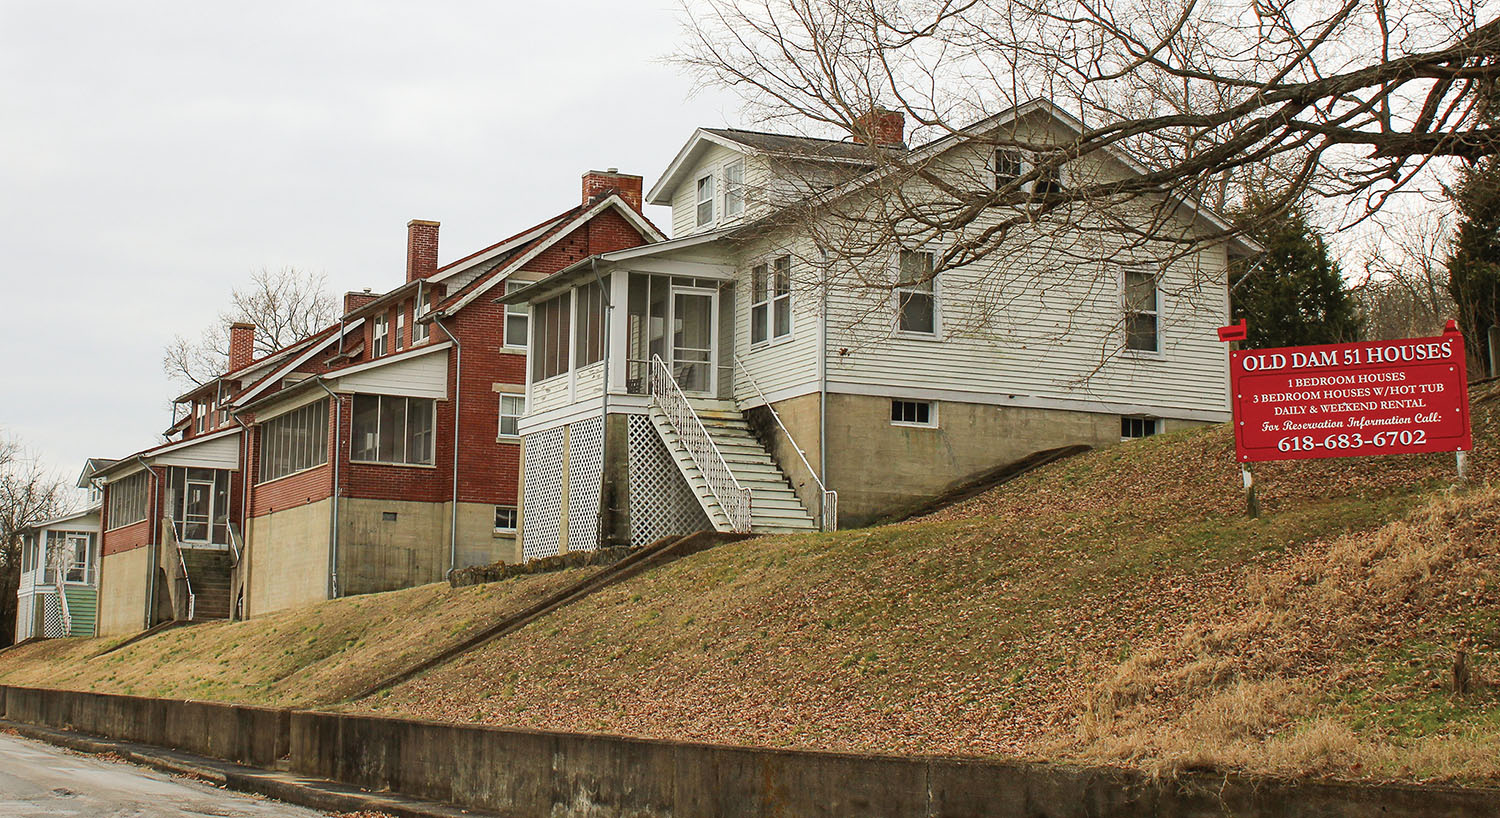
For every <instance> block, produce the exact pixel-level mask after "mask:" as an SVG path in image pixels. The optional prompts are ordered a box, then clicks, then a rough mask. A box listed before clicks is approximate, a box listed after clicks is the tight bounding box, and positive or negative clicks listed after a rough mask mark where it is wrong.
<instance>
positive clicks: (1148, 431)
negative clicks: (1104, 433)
mask: <svg viewBox="0 0 1500 818" xmlns="http://www.w3.org/2000/svg"><path fill="white" fill-rule="evenodd" d="M1156 431H1157V419H1156V418H1133V417H1126V416H1123V415H1122V416H1121V417H1120V439H1121V440H1135V439H1136V438H1140V437H1150V436H1152V435H1154V434H1156Z"/></svg>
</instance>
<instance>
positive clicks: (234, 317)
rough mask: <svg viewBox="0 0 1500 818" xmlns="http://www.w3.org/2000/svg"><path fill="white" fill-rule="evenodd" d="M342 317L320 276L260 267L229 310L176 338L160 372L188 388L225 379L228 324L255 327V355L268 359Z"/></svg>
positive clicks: (236, 291) (238, 290) (233, 296)
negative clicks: (196, 331) (196, 333)
mask: <svg viewBox="0 0 1500 818" xmlns="http://www.w3.org/2000/svg"><path fill="white" fill-rule="evenodd" d="M336 318H338V301H337V300H336V299H335V298H334V296H333V294H332V293H330V292H329V291H328V279H327V277H326V276H325V275H323V274H322V273H313V272H308V271H303V270H298V269H296V268H293V267H283V268H281V269H279V270H274V271H273V270H268V269H265V268H262V269H260V270H257V271H256V272H255V273H253V274H252V275H251V276H250V281H249V282H248V283H247V284H245V285H244V286H240V287H235V288H234V290H233V292H232V294H231V295H230V306H229V309H227V310H225V311H224V312H222V313H220V314H219V320H218V321H217V322H215V323H214V324H213V325H211V326H209V327H207V328H205V329H204V330H203V333H202V334H201V335H200V336H199V337H198V338H197V339H192V338H189V337H187V336H184V335H177V336H175V337H174V338H173V339H172V342H171V343H170V344H168V345H167V348H166V350H165V351H164V352H163V354H162V371H164V372H165V373H166V374H167V377H169V378H171V379H172V380H174V381H177V382H179V383H181V384H182V385H184V386H194V385H197V384H203V383H207V382H208V381H211V380H213V379H214V378H216V377H218V376H219V375H222V374H223V373H224V370H225V368H226V367H227V366H228V362H229V325H230V324H231V323H234V322H236V321H247V322H249V323H251V324H254V325H255V354H256V355H257V356H260V355H265V354H268V353H270V352H273V351H275V350H277V349H280V348H281V347H283V346H286V345H287V344H289V343H291V342H293V341H295V340H297V339H298V338H303V337H306V336H308V335H311V334H313V333H314V332H317V331H318V330H320V329H322V328H324V327H326V326H327V325H328V324H329V323H330V322H332V321H333V320H335V319H336Z"/></svg>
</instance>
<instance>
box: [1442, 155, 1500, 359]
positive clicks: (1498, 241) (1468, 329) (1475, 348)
mask: <svg viewBox="0 0 1500 818" xmlns="http://www.w3.org/2000/svg"><path fill="white" fill-rule="evenodd" d="M1451 195H1452V197H1453V202H1454V204H1455V205H1457V207H1458V214H1459V218H1460V219H1461V221H1460V223H1459V226H1458V235H1457V236H1456V237H1454V240H1453V253H1452V255H1451V256H1449V257H1448V292H1449V294H1450V295H1452V296H1453V301H1454V303H1455V304H1457V305H1458V322H1459V325H1460V326H1461V327H1462V328H1463V333H1464V342H1465V345H1466V346H1467V347H1468V351H1469V373H1470V374H1471V375H1472V376H1474V377H1483V376H1484V375H1486V374H1488V372H1489V356H1490V338H1489V335H1490V328H1491V327H1493V326H1495V325H1496V324H1497V323H1500V320H1497V319H1500V163H1497V161H1496V160H1495V159H1494V158H1493V157H1490V158H1485V159H1481V160H1480V161H1479V162H1477V163H1475V164H1473V165H1470V166H1468V167H1466V168H1465V169H1464V171H1463V174H1462V176H1461V177H1460V179H1459V182H1458V184H1457V185H1456V186H1455V187H1454V188H1453V190H1452V194H1451Z"/></svg>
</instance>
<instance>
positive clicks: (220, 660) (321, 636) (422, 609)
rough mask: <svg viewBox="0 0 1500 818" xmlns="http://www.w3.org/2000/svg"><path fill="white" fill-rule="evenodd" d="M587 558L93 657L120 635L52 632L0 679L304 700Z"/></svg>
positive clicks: (386, 663)
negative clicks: (553, 569) (547, 570)
mask: <svg viewBox="0 0 1500 818" xmlns="http://www.w3.org/2000/svg"><path fill="white" fill-rule="evenodd" d="M596 570H598V569H596V568H582V569H575V570H571V571H563V572H558V573H554V574H537V575H531V576H523V577H515V578H512V579H509V580H505V581H503V582H496V583H489V584H485V585H476V586H471V587H468V588H459V589H456V590H454V589H450V588H449V587H448V586H447V584H445V583H438V584H434V585H424V586H421V587H418V588H410V589H407V590H404V591H392V592H389V593H383V594H369V595H365V596H356V597H347V598H344V599H339V600H334V601H332V602H328V603H324V604H320V605H314V606H308V607H304V608H297V609H292V610H288V611H282V612H278V613H275V614H271V615H268V616H264V617H257V618H255V619H252V620H250V621H247V622H215V623H209V624H204V625H194V626H191V627H186V628H176V629H173V630H169V631H165V632H163V633H161V634H158V635H156V636H153V637H151V638H149V639H145V640H142V641H140V642H137V643H135V644H133V645H129V646H126V647H124V648H122V649H120V650H118V651H115V652H113V653H108V654H105V655H103V656H99V657H97V658H93V659H90V658H89V657H90V656H91V655H92V654H94V653H97V652H99V651H101V650H103V649H104V648H105V647H108V646H109V645H111V644H114V643H117V642H118V641H119V640H118V639H60V640H52V641H47V642H39V643H36V644H33V645H25V646H22V647H20V648H17V649H15V650H14V651H11V652H9V653H6V654H5V655H3V656H0V683H4V684H11V685H31V686H39V687H59V688H65V689H73V690H96V691H101V692H108V693H126V694H135V695H149V696H166V697H173V698H189V699H207V700H223V701H237V702H246V703H251V704H266V705H282V706H313V705H324V704H330V703H333V702H337V701H340V700H342V699H344V698H346V697H348V696H349V695H352V694H353V693H355V692H357V691H359V690H363V689H365V688H367V687H368V686H369V685H371V684H373V683H375V682H377V681H379V680H380V679H383V678H386V677H387V676H389V675H390V674H392V673H394V672H395V671H396V670H398V669H400V668H404V667H408V666H410V665H412V664H415V663H416V662H418V661H421V660H423V659H426V658H428V657H430V656H434V655H436V654H437V653H439V652H441V651H442V650H445V649H446V648H448V647H449V646H452V645H455V644H457V643H459V642H460V641H462V640H463V639H465V638H466V637H468V636H470V635H471V634H474V633H476V632H478V631H479V630H480V629H482V628H484V627H486V626H488V625H490V624H492V623H494V622H497V621H499V620H501V619H503V618H505V617H506V616H509V615H510V614H512V613H515V612H517V611H520V610H521V609H523V608H525V607H527V606H529V605H531V604H533V603H535V602H536V601H538V600H539V599H541V598H542V597H543V596H545V595H547V594H550V593H553V592H555V591H556V590H558V589H560V588H562V587H563V586H564V585H566V584H570V583H573V582H576V581H578V580H580V579H582V578H584V577H586V576H588V575H589V574H590V573H592V572H594V571H596Z"/></svg>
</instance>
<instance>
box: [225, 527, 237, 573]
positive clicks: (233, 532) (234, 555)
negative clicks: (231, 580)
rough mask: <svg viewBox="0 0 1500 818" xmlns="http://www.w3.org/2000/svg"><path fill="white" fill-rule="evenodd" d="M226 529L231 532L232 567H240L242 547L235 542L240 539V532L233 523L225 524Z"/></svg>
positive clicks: (230, 551) (230, 554)
mask: <svg viewBox="0 0 1500 818" xmlns="http://www.w3.org/2000/svg"><path fill="white" fill-rule="evenodd" d="M224 527H225V528H227V529H228V530H229V556H230V559H232V560H233V562H231V563H230V566H231V567H234V566H238V565H239V564H240V547H239V545H237V544H236V542H235V541H236V540H238V539H240V533H239V530H238V529H237V528H236V527H235V524H234V523H233V522H225V523H224Z"/></svg>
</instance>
